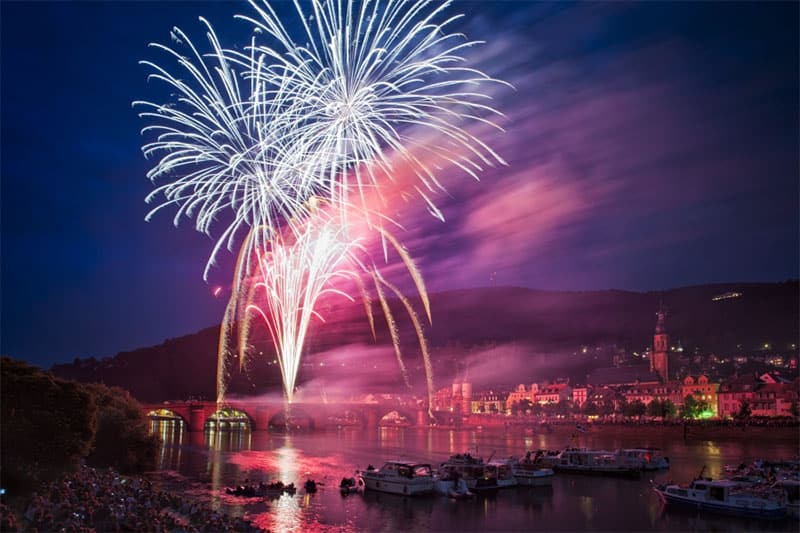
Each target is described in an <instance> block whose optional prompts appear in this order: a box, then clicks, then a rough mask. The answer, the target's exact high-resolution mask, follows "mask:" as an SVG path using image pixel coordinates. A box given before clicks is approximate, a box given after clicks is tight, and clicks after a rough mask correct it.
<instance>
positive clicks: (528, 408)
mask: <svg viewBox="0 0 800 533" xmlns="http://www.w3.org/2000/svg"><path fill="white" fill-rule="evenodd" d="M519 411H520V414H526V415H529V414H531V412H533V402H531V401H530V400H529V399H527V398H523V399H522V400H520V402H519Z"/></svg>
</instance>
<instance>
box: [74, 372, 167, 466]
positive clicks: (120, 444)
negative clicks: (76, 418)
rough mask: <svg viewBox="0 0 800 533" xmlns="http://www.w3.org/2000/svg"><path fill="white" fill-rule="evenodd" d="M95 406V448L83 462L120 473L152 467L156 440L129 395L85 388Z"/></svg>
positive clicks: (111, 389) (98, 387)
mask: <svg viewBox="0 0 800 533" xmlns="http://www.w3.org/2000/svg"><path fill="white" fill-rule="evenodd" d="M86 387H87V388H88V389H89V390H90V391H91V392H92V393H93V395H94V398H95V404H96V405H97V430H96V432H95V439H94V447H93V448H92V451H91V453H90V454H89V456H88V457H87V458H86V461H87V463H89V464H90V465H92V466H99V467H112V468H114V469H116V470H119V471H120V472H139V471H143V470H151V469H153V468H154V467H155V456H156V451H157V449H158V438H157V437H155V436H154V435H150V434H149V429H148V423H147V419H146V418H145V417H144V416H142V408H141V406H140V405H139V404H138V402H136V400H134V399H133V398H131V396H130V394H129V393H128V391H126V390H124V389H120V388H119V387H106V386H105V385H98V384H93V385H86Z"/></svg>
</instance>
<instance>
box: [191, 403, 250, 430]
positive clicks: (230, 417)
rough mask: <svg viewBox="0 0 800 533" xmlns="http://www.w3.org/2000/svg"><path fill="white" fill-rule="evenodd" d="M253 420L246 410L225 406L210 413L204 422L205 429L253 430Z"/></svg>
mask: <svg viewBox="0 0 800 533" xmlns="http://www.w3.org/2000/svg"><path fill="white" fill-rule="evenodd" d="M253 427H254V424H253V420H252V419H251V418H250V415H248V414H247V413H246V412H244V411H242V410H239V409H234V408H232V407H223V408H222V409H219V410H218V411H215V412H213V413H212V414H211V415H209V416H208V417H207V418H206V420H205V422H204V423H203V429H204V430H209V429H212V430H216V431H226V430H243V429H247V430H252V429H253Z"/></svg>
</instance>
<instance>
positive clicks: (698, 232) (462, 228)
mask: <svg viewBox="0 0 800 533" xmlns="http://www.w3.org/2000/svg"><path fill="white" fill-rule="evenodd" d="M248 9H249V8H248V7H247V6H246V5H240V6H234V7H232V6H231V5H229V4H224V3H222V4H221V3H209V2H202V3H192V2H181V3H177V2H173V3H152V2H129V3H128V2H126V3H123V2H115V3H94V2H93V3H78V2H69V3H61V2H59V3H12V2H3V3H2V5H0V14H1V15H2V17H0V18H2V49H1V50H2V52H1V53H2V76H1V80H2V88H1V89H2V154H1V155H2V158H1V162H2V324H1V325H0V335H1V337H0V351H1V352H2V353H3V354H6V355H10V356H12V357H17V358H22V359H26V360H29V361H31V362H34V363H36V364H40V365H43V366H49V365H50V364H52V363H53V362H56V361H64V360H69V359H72V358H73V357H76V356H78V357H88V356H96V357H102V356H108V355H113V354H114V353H116V352H117V351H120V350H127V349H133V348H137V347H141V346H146V345H150V344H155V343H159V342H161V341H162V340H163V339H164V338H166V337H175V336H179V335H183V334H186V333H190V332H193V331H196V330H198V329H200V328H202V327H207V326H210V325H212V324H215V323H218V321H219V320H220V317H221V316H222V310H223V306H224V298H219V299H215V298H214V297H213V296H212V291H213V288H214V287H215V286H216V285H227V284H228V283H229V279H230V276H231V263H232V262H233V256H232V254H223V261H221V265H220V267H219V268H218V269H217V270H215V271H214V272H213V273H212V276H211V279H210V283H209V284H208V285H207V284H205V283H204V282H203V281H202V270H203V267H204V265H205V261H206V259H207V257H208V254H209V253H210V251H211V246H212V244H213V241H211V240H210V239H209V238H208V237H206V236H203V235H200V234H198V233H196V232H194V230H193V229H192V227H191V225H190V224H182V225H181V227H179V228H177V229H176V228H174V227H172V225H171V220H172V216H171V215H170V214H164V215H162V216H157V217H156V218H155V219H154V220H153V221H152V222H150V223H145V222H144V220H143V218H144V214H145V213H146V210H147V207H146V206H145V204H144V202H143V199H144V197H145V195H146V194H147V193H148V192H149V191H150V190H151V188H152V185H151V184H150V183H149V182H148V181H147V180H146V178H145V172H146V170H147V169H148V166H149V163H148V162H147V161H145V160H144V158H143V157H142V155H141V152H140V149H139V147H140V146H141V142H142V139H141V137H140V136H139V133H138V132H139V129H140V128H141V127H142V126H143V123H142V122H141V121H140V120H139V119H138V118H137V117H136V114H135V112H134V111H133V110H132V109H131V107H130V103H131V101H132V100H135V99H149V98H157V97H158V89H157V87H154V86H153V84H149V85H148V84H147V83H146V81H145V76H146V71H145V69H144V68H143V67H140V66H139V65H138V61H139V60H140V59H145V58H147V59H155V58H156V57H155V56H154V55H153V53H152V51H151V50H148V48H147V43H149V42H151V41H159V42H168V40H169V29H170V28H171V27H172V26H173V25H177V26H180V27H181V28H182V29H184V30H185V31H187V33H189V34H190V35H192V36H196V37H198V38H199V37H200V36H201V33H202V27H201V26H200V24H199V23H198V22H197V16H199V15H203V16H205V17H207V18H208V19H209V20H210V21H211V22H212V24H214V26H215V28H216V29H217V30H218V31H219V32H220V34H221V36H222V39H223V40H224V42H225V43H233V42H239V43H242V42H243V41H245V40H246V38H247V31H243V26H242V23H237V22H235V21H233V19H232V15H233V14H234V13H235V12H247V11H248ZM453 11H463V12H465V13H466V15H467V16H466V18H465V20H464V21H462V29H463V31H464V32H465V33H466V34H467V35H468V36H469V37H470V38H472V39H479V40H485V41H487V43H488V44H487V45H485V46H483V47H481V48H478V49H475V50H473V51H471V53H470V54H469V58H470V61H471V64H472V65H473V66H477V67H479V68H481V69H483V70H485V71H487V72H488V73H490V74H491V75H493V76H494V77H497V78H501V79H504V80H506V81H509V82H511V83H512V84H513V85H514V87H515V89H514V90H513V91H512V90H509V89H498V90H497V91H496V92H495V94H494V97H495V99H496V101H495V105H496V107H497V108H498V109H499V110H501V111H502V112H503V113H504V114H505V115H506V118H505V119H504V120H502V124H503V126H504V128H505V129H506V133H505V134H494V133H492V134H490V135H489V136H488V137H487V139H488V141H489V143H490V144H491V145H492V147H493V148H495V149H496V150H497V151H498V152H499V153H501V154H502V155H503V157H505V158H506V159H507V160H508V162H509V166H508V167H505V168H499V169H495V170H492V171H490V172H487V173H485V174H484V175H483V177H482V180H481V182H479V183H476V182H474V181H472V180H471V178H469V177H468V176H460V175H456V174H454V173H452V172H450V173H448V174H447V175H446V177H445V182H446V184H447V188H448V192H449V195H447V196H445V195H440V196H439V197H438V198H437V199H436V202H437V205H438V206H439V208H440V209H441V210H442V211H443V213H444V215H445V217H446V222H445V223H442V222H440V221H438V220H437V219H435V218H433V217H431V216H430V215H428V214H427V212H426V211H425V210H424V209H418V210H415V209H413V208H412V207H408V208H407V209H406V210H405V211H402V213H401V217H402V221H403V223H404V225H405V226H406V231H405V232H404V233H401V234H399V237H400V238H401V239H402V240H403V242H404V243H405V244H406V245H407V247H408V248H409V249H410V251H411V253H412V254H413V256H414V257H415V258H416V260H417V261H418V263H419V266H420V268H421V270H422V272H423V274H424V276H425V277H426V280H427V282H428V284H429V288H430V289H431V290H432V291H436V290H442V289H447V288H456V287H477V286H487V285H491V284H492V283H494V284H497V285H515V286H525V287H533V288H542V289H604V288H620V289H632V290H648V289H659V288H667V287H676V286H683V285H692V284H699V283H706V282H721V281H782V280H784V279H787V278H796V277H798V268H799V267H798V255H799V253H800V252H799V247H798V241H799V240H800V236H799V235H798V227H799V226H800V220H799V215H798V182H799V180H798V131H799V130H798V100H797V94H798V89H799V87H798V45H797V43H798V25H797V20H798V6H797V4H796V3H789V2H786V3H782V2H770V3H761V4H757V5H756V4H749V3H740V2H737V3H733V2H726V3H714V4H703V3H668V2H664V3H648V4H633V3H617V2H614V3H611V2H609V3H600V2H591V3H582V4H576V5H574V4H565V3H550V2H548V3H529V2H482V3H466V2H465V3H457V4H456V6H455V8H453Z"/></svg>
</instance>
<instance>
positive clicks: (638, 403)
mask: <svg viewBox="0 0 800 533" xmlns="http://www.w3.org/2000/svg"><path fill="white" fill-rule="evenodd" d="M646 409H647V407H646V406H645V405H644V402H642V400H634V401H632V402H630V403H626V404H625V407H624V411H623V412H622V414H624V415H625V416H628V417H636V416H642V415H643V414H644V413H645V410H646Z"/></svg>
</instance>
